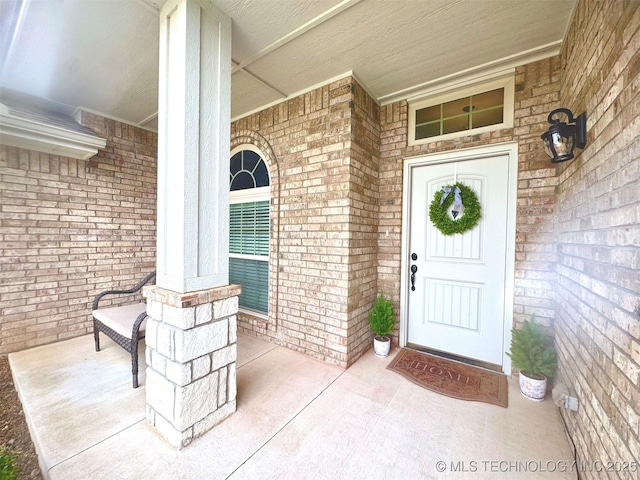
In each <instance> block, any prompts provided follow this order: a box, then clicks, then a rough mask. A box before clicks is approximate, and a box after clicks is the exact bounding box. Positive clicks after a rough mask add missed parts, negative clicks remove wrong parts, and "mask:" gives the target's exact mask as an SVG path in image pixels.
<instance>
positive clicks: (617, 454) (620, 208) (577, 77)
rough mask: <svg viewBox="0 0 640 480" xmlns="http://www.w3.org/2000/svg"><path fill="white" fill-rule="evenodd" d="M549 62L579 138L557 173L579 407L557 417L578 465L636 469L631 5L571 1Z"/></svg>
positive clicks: (637, 168)
mask: <svg viewBox="0 0 640 480" xmlns="http://www.w3.org/2000/svg"><path fill="white" fill-rule="evenodd" d="M561 58H562V69H563V74H562V79H561V89H560V105H561V106H565V107H568V108H571V109H572V111H573V112H574V113H575V114H576V115H577V114H579V113H581V112H582V111H586V113H587V128H588V144H587V146H586V148H585V149H584V151H582V152H581V153H580V154H579V155H578V156H577V157H576V159H575V160H572V161H570V162H567V163H566V164H562V165H560V166H559V167H558V175H559V176H558V180H559V183H558V204H557V208H558V212H557V213H558V215H557V222H558V223H557V254H558V265H557V304H558V308H557V314H556V344H557V347H558V352H559V357H560V369H559V377H560V380H562V381H563V382H564V383H565V384H567V385H568V386H569V387H570V388H572V389H573V390H574V391H575V392H576V394H577V397H578V401H579V403H580V409H579V411H578V412H576V413H571V412H563V415H564V417H565V418H566V420H567V423H568V424H569V428H570V431H571V436H572V438H573V439H574V441H575V443H576V445H577V450H578V457H579V459H581V460H591V461H594V460H601V461H603V462H605V464H606V462H607V461H613V462H616V461H617V462H633V461H635V462H639V461H640V440H639V438H640V430H639V429H640V388H639V385H640V380H639V377H640V248H639V247H640V95H639V93H638V92H639V91H640V75H639V73H640V2H638V1H637V0H634V1H627V2H622V1H616V2H596V1H592V0H581V1H580V3H579V5H578V8H577V10H576V13H575V17H574V19H573V22H572V25H571V28H570V31H569V33H568V37H567V41H566V42H565V44H564V46H563V49H562V53H561ZM629 475H630V474H629V473H625V472H620V473H617V471H616V470H614V471H613V472H610V473H608V474H607V478H631V477H630V476H629ZM631 475H633V474H631ZM604 477H605V475H604V474H603V473H598V472H584V474H583V475H582V478H604ZM634 478H635V477H634Z"/></svg>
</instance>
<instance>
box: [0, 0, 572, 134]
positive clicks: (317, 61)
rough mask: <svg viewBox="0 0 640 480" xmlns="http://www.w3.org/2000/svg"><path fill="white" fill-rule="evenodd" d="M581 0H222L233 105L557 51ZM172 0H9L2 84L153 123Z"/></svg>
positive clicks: (371, 86)
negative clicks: (350, 77)
mask: <svg viewBox="0 0 640 480" xmlns="http://www.w3.org/2000/svg"><path fill="white" fill-rule="evenodd" d="M576 1H577V0H536V1H535V2H531V1H524V0H342V1H341V0H321V1H317V0H313V1H312V0H278V1H275V0H273V1H272V0H216V4H217V5H218V6H219V7H220V8H221V9H222V10H224V11H225V12H227V14H228V15H229V16H230V17H231V18H232V20H233V52H232V59H233V64H234V66H233V74H232V75H233V77H232V101H231V105H232V117H239V116H242V115H245V114H247V113H249V112H251V111H255V110H258V109H260V108H261V107H264V106H265V105H268V104H270V103H274V102H279V101H282V100H284V99H286V98H287V97H290V96H292V95H296V94H298V93H300V92H302V91H304V90H306V89H308V88H311V87H313V86H317V85H320V84H322V83H325V82H327V81H328V80H330V79H332V78H336V77H339V76H342V75H344V74H346V73H348V72H353V73H355V75H356V76H357V77H358V78H359V80H360V81H361V82H362V83H363V84H364V86H365V87H366V88H367V89H368V90H369V92H370V93H371V94H372V96H373V97H374V98H376V99H377V100H378V101H380V102H381V103H385V102H389V101H394V100H397V99H400V98H407V97H409V96H411V95H413V94H415V93H416V92H418V91H420V90H421V89H423V88H424V87H425V86H426V85H428V84H433V83H436V82H438V81H440V80H443V79H447V78H452V77H453V78H455V77H456V76H457V75H461V74H463V73H465V72H472V71H478V72H481V71H482V70H483V69H484V70H486V69H487V68H488V67H496V66H498V67H499V66H509V65H512V64H513V62H514V61H516V62H517V61H521V63H522V60H523V59H525V60H526V59H529V58H531V59H535V57H536V56H538V58H540V57H541V56H549V55H553V54H555V53H556V52H557V50H558V47H559V45H560V43H561V41H562V39H563V37H564V34H565V30H566V28H567V25H568V24H569V21H570V19H571V13H572V12H573V9H574V6H575V4H576ZM164 2H165V0H100V1H90V0H0V32H2V33H1V35H0V58H1V59H2V60H0V62H1V64H0V88H2V92H0V93H1V94H2V95H3V96H12V97H16V96H21V95H18V94H16V92H20V93H23V94H27V95H31V96H36V97H40V98H44V99H46V100H48V101H50V102H54V103H53V104H50V105H49V107H53V108H56V109H58V110H62V111H66V113H69V111H72V110H73V109H75V108H76V107H79V106H82V107H85V108H88V109H91V110H95V111H97V112H101V113H103V114H107V115H109V116H112V117H116V118H121V119H124V120H126V121H128V122H130V123H133V124H139V125H141V126H146V127H149V128H155V126H156V113H157V102H158V31H159V28H158V24H159V22H158V13H159V8H160V6H161V5H162V4H164ZM516 64H517V63H516ZM22 99H23V100H25V98H24V97H23V98H22Z"/></svg>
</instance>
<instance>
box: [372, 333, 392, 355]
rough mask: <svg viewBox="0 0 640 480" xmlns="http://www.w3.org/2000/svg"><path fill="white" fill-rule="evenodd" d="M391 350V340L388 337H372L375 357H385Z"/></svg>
mask: <svg viewBox="0 0 640 480" xmlns="http://www.w3.org/2000/svg"><path fill="white" fill-rule="evenodd" d="M390 349H391V339H390V338H389V337H377V336H376V337H373V353H374V354H375V355H376V356H377V357H386V356H388V355H389V350H390Z"/></svg>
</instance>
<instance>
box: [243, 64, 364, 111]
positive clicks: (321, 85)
mask: <svg viewBox="0 0 640 480" xmlns="http://www.w3.org/2000/svg"><path fill="white" fill-rule="evenodd" d="M346 77H353V71H352V70H349V71H348V72H345V73H342V74H340V75H336V76H335V77H332V78H329V79H327V80H325V81H323V82H321V83H316V84H315V85H312V86H310V87H307V88H305V89H304V90H299V91H297V92H294V93H292V94H290V95H288V96H287V97H285V98H280V99H278V100H274V101H273V102H270V103H265V104H264V105H262V106H261V107H258V108H254V109H253V110H251V111H249V112H246V113H243V114H241V115H238V116H237V117H233V118H232V119H231V123H233V122H236V121H238V120H241V119H243V118H245V117H249V116H251V115H253V114H254V113H258V112H261V111H262V110H266V109H267V108H269V107H273V106H274V105H279V104H281V103H282V102H286V101H287V100H291V99H293V98H296V97H299V96H300V95H304V94H305V93H308V92H311V91H313V90H316V89H318V88H320V87H324V86H326V85H329V84H331V83H333V82H337V81H338V80H342V79H343V78H346ZM358 83H360V82H358ZM360 85H361V86H362V83H360ZM373 98H374V99H375V98H376V97H373Z"/></svg>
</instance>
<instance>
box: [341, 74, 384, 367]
mask: <svg viewBox="0 0 640 480" xmlns="http://www.w3.org/2000/svg"><path fill="white" fill-rule="evenodd" d="M352 85H353V111H352V116H351V119H352V123H351V154H350V157H351V158H350V172H349V183H350V187H349V207H350V210H349V230H350V238H349V259H348V262H349V278H350V281H349V293H348V299H347V311H348V315H349V331H348V337H347V338H348V345H347V347H348V351H347V355H348V359H347V364H348V365H350V364H352V363H353V362H355V361H356V360H357V359H358V358H359V357H360V356H361V355H362V354H363V353H364V352H365V351H366V350H368V349H369V348H371V336H372V334H371V330H370V327H369V311H370V310H371V307H372V304H373V302H374V301H375V298H376V296H377V277H378V272H377V269H376V263H377V262H376V259H377V249H378V245H377V237H378V209H379V207H378V189H379V185H378V183H379V182H378V169H379V161H380V109H379V107H378V104H377V103H376V102H375V101H374V100H373V99H372V98H371V97H370V96H369V95H368V94H367V92H366V91H365V90H364V89H363V88H362V87H361V86H360V85H358V83H357V82H353V84H352Z"/></svg>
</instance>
